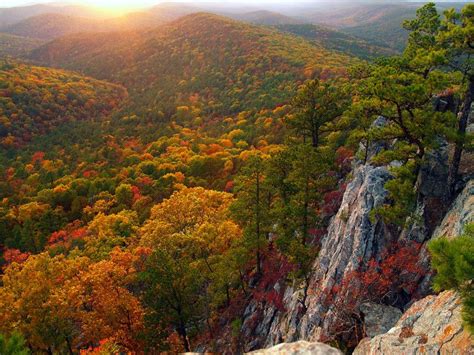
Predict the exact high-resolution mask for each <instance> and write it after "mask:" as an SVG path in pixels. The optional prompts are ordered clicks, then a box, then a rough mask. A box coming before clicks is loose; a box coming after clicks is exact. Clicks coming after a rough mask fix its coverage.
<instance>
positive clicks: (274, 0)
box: [0, 0, 328, 7]
mask: <svg viewBox="0 0 474 355" xmlns="http://www.w3.org/2000/svg"><path fill="white" fill-rule="evenodd" d="M323 1H325V2H327V1H328V0H323ZM65 2H66V3H74V4H78V3H79V4H87V5H94V4H96V5H98V6H100V5H101V4H102V3H103V2H102V1H101V0H98V1H94V0H77V1H65ZM112 2H114V1H113V0H110V3H112ZM115 2H116V3H117V4H119V5H120V4H124V3H128V4H131V5H132V4H135V5H136V6H147V5H154V4H158V3H160V2H186V3H196V4H198V3H206V2H207V3H210V2H214V3H222V4H225V3H229V4H252V5H256V6H258V5H259V4H262V5H265V4H282V3H284V4H287V5H290V4H293V3H316V2H319V1H318V0H254V1H252V0H220V1H219V0H164V1H160V0H116V1H115ZM39 3H43V4H46V3H58V1H55V2H53V1H51V0H38V1H31V0H0V7H14V6H25V5H33V4H39ZM60 3H63V1H60Z"/></svg>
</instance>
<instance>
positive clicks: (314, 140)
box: [311, 128, 319, 148]
mask: <svg viewBox="0 0 474 355" xmlns="http://www.w3.org/2000/svg"><path fill="white" fill-rule="evenodd" d="M311 144H312V146H313V148H317V147H318V145H319V130H318V128H313V132H311Z"/></svg>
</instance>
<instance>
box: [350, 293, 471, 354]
mask: <svg viewBox="0 0 474 355" xmlns="http://www.w3.org/2000/svg"><path fill="white" fill-rule="evenodd" d="M472 342H473V339H472V337H471V336H470V335H469V333H468V332H467V331H466V330H464V329H463V327H462V324H461V304H460V301H459V297H458V296H457V295H456V293H454V292H452V291H445V292H443V293H441V294H439V295H438V296H428V297H425V298H423V299H422V300H420V301H418V302H415V303H414V304H413V305H412V306H411V307H410V308H409V309H408V310H407V311H406V312H405V313H404V314H403V316H402V318H400V320H399V321H398V322H397V324H396V325H395V327H393V328H392V329H390V330H389V331H388V332H387V333H386V334H382V335H377V336H376V337H374V338H372V339H370V338H365V339H364V340H362V341H361V342H360V344H359V345H358V346H357V348H356V349H355V351H354V354H355V355H383V354H386V355H391V354H406V355H409V354H459V355H461V354H463V355H464V354H474V348H473V343H472Z"/></svg>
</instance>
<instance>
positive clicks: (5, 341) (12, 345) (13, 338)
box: [0, 332, 31, 355]
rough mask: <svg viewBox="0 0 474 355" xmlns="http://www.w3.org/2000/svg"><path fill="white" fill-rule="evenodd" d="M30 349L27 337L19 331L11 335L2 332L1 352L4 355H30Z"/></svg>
mask: <svg viewBox="0 0 474 355" xmlns="http://www.w3.org/2000/svg"><path fill="white" fill-rule="evenodd" d="M30 353H31V352H30V349H28V347H27V346H26V342H25V338H23V335H21V334H20V333H18V332H13V333H12V334H11V335H10V336H9V337H6V336H5V335H3V334H0V354H3V355H28V354H30Z"/></svg>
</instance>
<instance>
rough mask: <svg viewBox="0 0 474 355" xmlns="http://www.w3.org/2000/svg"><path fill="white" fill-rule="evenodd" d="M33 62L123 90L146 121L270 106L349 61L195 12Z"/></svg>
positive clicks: (72, 41)
mask: <svg viewBox="0 0 474 355" xmlns="http://www.w3.org/2000/svg"><path fill="white" fill-rule="evenodd" d="M32 58H33V59H35V60H37V61H40V62H42V63H46V64H49V65H56V66H62V67H64V68H68V69H74V70H79V71H81V72H83V73H86V74H88V75H92V76H96V77H99V78H102V79H109V80H112V81H115V82H118V83H121V84H123V85H125V86H126V87H127V88H128V89H129V92H130V95H131V96H132V97H134V103H135V104H136V108H139V110H141V111H142V112H143V111H145V110H146V109H148V110H150V115H155V116H156V115H157V114H158V115H159V114H160V112H162V113H164V114H169V113H173V112H174V111H175V110H176V107H178V106H195V107H197V108H202V110H203V112H204V113H205V114H213V113H219V114H230V113H237V112H239V111H243V110H247V109H249V108H251V109H261V108H271V107H275V106H276V105H278V104H282V103H284V102H286V101H288V99H289V98H290V95H291V93H292V92H293V91H294V89H295V88H296V86H297V85H298V82H302V81H303V80H304V79H307V78H310V77H312V76H314V75H317V76H320V77H323V78H327V77H330V76H334V75H336V74H342V73H344V72H345V71H346V68H347V66H348V65H349V64H350V63H355V62H356V60H355V59H352V58H350V57H348V56H345V55H343V54H339V53H336V52H333V51H329V50H327V49H325V48H323V47H322V46H321V45H311V44H310V43H308V42H307V41H304V40H303V39H298V38H295V37H293V36H288V35H284V34H281V33H279V32H278V31H275V30H271V29H265V28H261V27H257V26H251V25H247V24H243V23H241V22H237V21H234V20H230V19H228V18H224V17H219V16H216V15H211V14H195V15H189V16H186V17H184V18H182V19H179V20H177V21H175V22H173V23H171V24H169V25H167V26H164V27H160V28H159V29H157V30H153V31H148V32H144V33H136V32H134V33H123V34H120V33H112V34H101V35H93V36H88V35H74V36H69V37H64V38H62V39H58V40H56V41H53V42H51V43H48V44H47V45H45V46H43V47H41V48H39V49H37V50H36V51H34V53H33V56H32Z"/></svg>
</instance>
